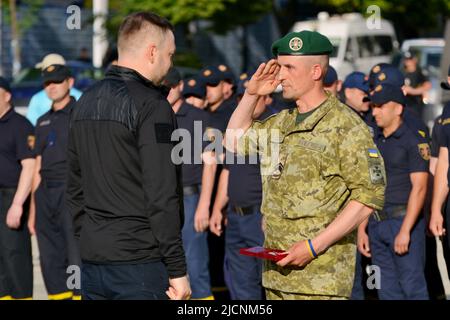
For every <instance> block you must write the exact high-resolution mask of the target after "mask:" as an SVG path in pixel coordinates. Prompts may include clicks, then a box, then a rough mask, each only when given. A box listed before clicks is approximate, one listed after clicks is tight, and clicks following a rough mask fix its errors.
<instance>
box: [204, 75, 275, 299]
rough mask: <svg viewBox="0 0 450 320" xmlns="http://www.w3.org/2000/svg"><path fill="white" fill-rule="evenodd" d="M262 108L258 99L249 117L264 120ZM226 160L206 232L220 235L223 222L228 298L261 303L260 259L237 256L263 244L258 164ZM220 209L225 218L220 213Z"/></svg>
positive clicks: (246, 159)
mask: <svg viewBox="0 0 450 320" xmlns="http://www.w3.org/2000/svg"><path fill="white" fill-rule="evenodd" d="M243 91H245V87H244V83H243V82H241V83H240V84H239V86H238V88H237V93H238V94H240V93H241V92H243ZM266 107H267V100H266V99H265V97H261V98H260V100H259V102H258V105H257V107H256V109H255V112H254V114H253V117H254V118H255V119H260V120H263V119H265V118H267V116H269V115H270V114H271V112H270V111H269V110H267V108H266ZM226 160H227V161H226V163H225V165H224V169H223V170H222V172H221V174H220V179H219V187H218V191H217V195H216V199H215V202H214V207H213V213H212V216H211V219H210V230H211V232H212V233H214V234H215V235H217V236H221V235H222V232H223V227H222V225H223V223H224V220H225V219H226V221H227V223H226V230H225V261H224V270H225V275H226V284H227V287H228V289H229V291H230V296H231V299H233V300H261V299H263V298H264V292H263V288H262V283H261V279H262V278H261V277H262V264H261V260H260V259H258V258H251V257H246V256H242V255H240V254H239V249H241V248H248V247H255V246H262V245H263V243H264V235H263V231H262V225H261V224H262V218H261V217H262V216H261V209H260V207H261V201H262V185H261V174H260V168H259V162H258V161H253V162H252V161H251V159H250V158H249V157H244V158H243V157H239V156H237V155H235V154H233V155H232V159H229V158H228V157H227V159H226ZM253 160H255V159H253ZM256 160H257V159H256ZM227 205H228V209H226V208H227ZM224 210H226V215H224V214H223V211H224Z"/></svg>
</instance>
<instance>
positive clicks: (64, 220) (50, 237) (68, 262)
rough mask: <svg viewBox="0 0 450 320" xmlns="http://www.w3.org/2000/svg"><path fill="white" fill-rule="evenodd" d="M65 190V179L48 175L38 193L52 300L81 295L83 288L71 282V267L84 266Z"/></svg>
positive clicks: (38, 221)
mask: <svg viewBox="0 0 450 320" xmlns="http://www.w3.org/2000/svg"><path fill="white" fill-rule="evenodd" d="M65 193H66V185H65V184H64V183H63V182H47V181H45V180H44V179H43V180H42V182H41V184H40V185H39V187H38V189H37V190H36V193H35V200H36V234H37V239H38V245H39V253H40V261H41V269H42V276H43V278H44V283H45V287H46V288H47V292H48V294H49V299H52V300H62V299H71V298H72V296H73V295H80V288H75V289H74V288H72V287H71V286H70V283H68V277H69V276H71V274H69V273H68V270H67V268H68V267H69V266H74V265H75V266H78V267H80V266H81V259H80V254H79V249H78V245H77V243H76V241H75V237H74V232H73V223H72V217H71V216H70V214H69V212H68V210H67V207H66V201H65ZM69 282H70V281H69Z"/></svg>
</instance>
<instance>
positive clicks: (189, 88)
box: [182, 76, 206, 99]
mask: <svg viewBox="0 0 450 320" xmlns="http://www.w3.org/2000/svg"><path fill="white" fill-rule="evenodd" d="M182 94H183V97H185V98H188V97H191V96H194V97H197V98H200V99H204V98H205V97H206V85H205V83H204V82H203V80H202V78H201V77H200V76H194V77H191V78H188V79H186V80H185V81H184V86H183V92H182Z"/></svg>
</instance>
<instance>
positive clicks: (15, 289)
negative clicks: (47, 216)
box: [0, 188, 33, 299]
mask: <svg viewBox="0 0 450 320" xmlns="http://www.w3.org/2000/svg"><path fill="white" fill-rule="evenodd" d="M15 193H16V189H15V188H0V298H7V297H11V298H13V299H30V298H32V297H33V261H32V255H31V240H30V233H29V232H28V228H27V219H28V203H26V205H24V213H23V215H22V221H21V224H20V228H19V229H16V230H13V229H10V228H8V226H7V225H6V214H7V212H8V209H9V208H10V206H11V204H12V202H13V199H14V195H15Z"/></svg>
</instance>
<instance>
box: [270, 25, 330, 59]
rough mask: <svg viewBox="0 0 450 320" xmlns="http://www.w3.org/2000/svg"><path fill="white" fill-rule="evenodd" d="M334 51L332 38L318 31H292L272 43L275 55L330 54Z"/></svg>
mask: <svg viewBox="0 0 450 320" xmlns="http://www.w3.org/2000/svg"><path fill="white" fill-rule="evenodd" d="M332 51H333V46H332V45H331V42H330V40H328V38H327V37H325V36H324V35H323V34H320V33H319V32H316V31H307V30H304V31H301V32H291V33H288V34H287V35H285V36H284V37H283V38H281V39H279V40H277V41H275V42H274V43H273V44H272V53H273V55H274V56H275V57H276V56H279V55H281V56H283V55H284V56H312V55H329V54H330V53H331V52H332Z"/></svg>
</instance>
